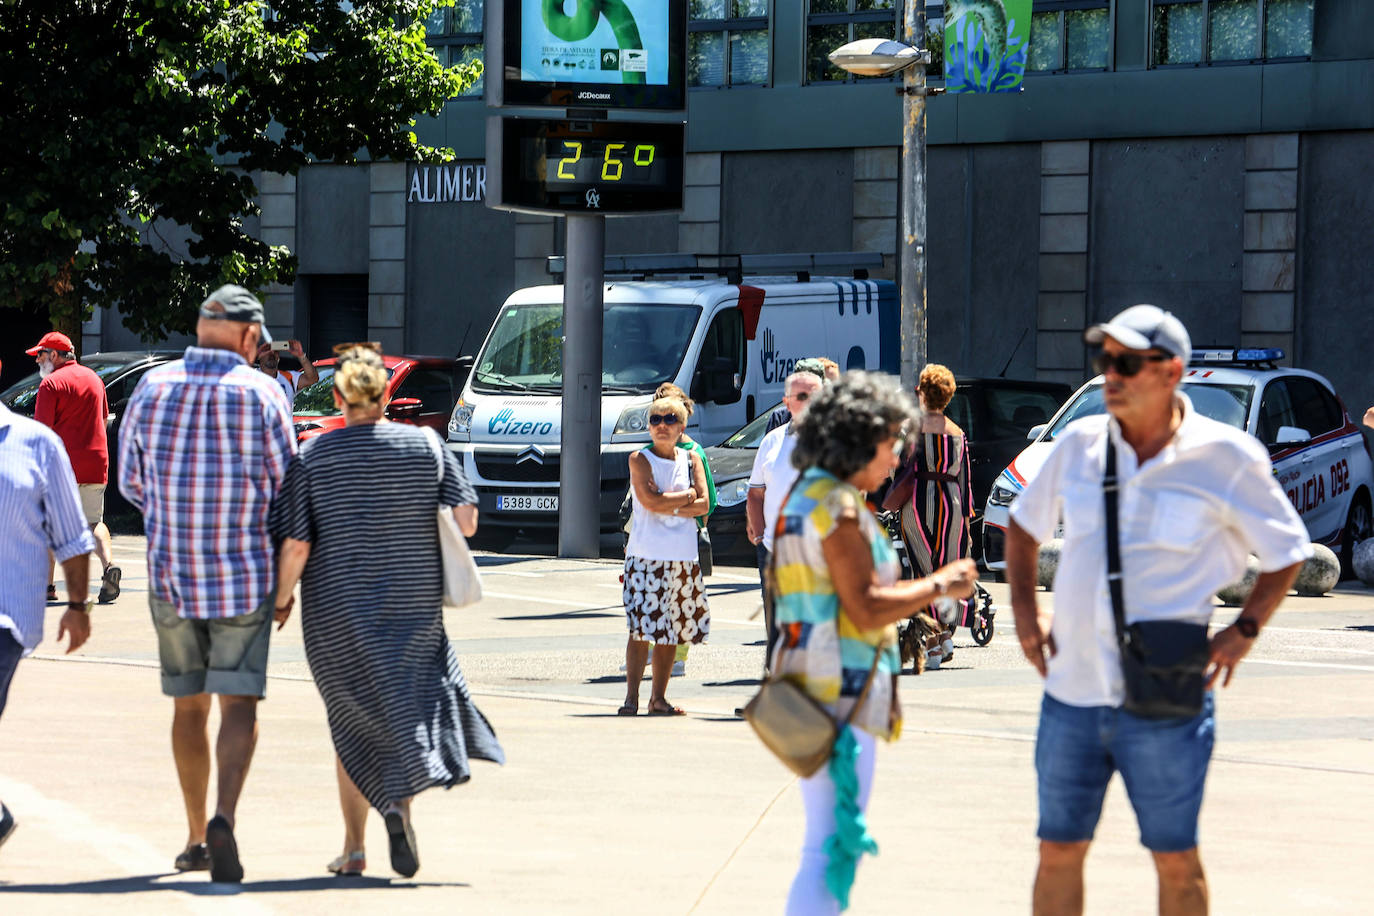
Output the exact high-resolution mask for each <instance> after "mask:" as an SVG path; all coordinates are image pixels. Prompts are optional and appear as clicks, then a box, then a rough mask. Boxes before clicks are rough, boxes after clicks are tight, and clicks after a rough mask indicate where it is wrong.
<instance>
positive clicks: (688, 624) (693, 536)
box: [620, 398, 711, 716]
mask: <svg viewBox="0 0 1374 916" xmlns="http://www.w3.org/2000/svg"><path fill="white" fill-rule="evenodd" d="M686 425H687V408H686V407H685V406H683V403H682V402H681V401H679V400H677V399H676V398H658V399H657V400H655V401H654V402H653V403H652V404H650V405H649V438H650V439H652V440H653V444H652V445H650V446H648V447H647V448H644V449H641V450H640V451H637V452H634V453H633V454H631V455H630V489H631V499H632V501H633V504H634V510H633V512H634V514H633V517H632V519H633V520H632V523H631V527H630V540H629V542H628V543H627V544H626V545H625V576H624V582H625V585H624V590H623V592H622V596H623V601H624V602H625V620H626V623H627V624H628V626H629V629H630V638H629V641H628V642H627V643H626V645H625V702H624V704H623V705H622V706H621V707H620V715H622V716H633V715H635V714H636V713H638V712H639V682H640V679H641V678H643V676H644V663H645V660H646V658H647V657H648V655H649V645H650V644H652V645H653V647H654V650H653V688H652V691H651V693H650V695H649V707H648V711H649V715H651V716H680V715H682V709H680V708H679V707H676V706H673V705H672V704H670V703H669V702H668V700H667V698H666V697H665V696H664V694H665V693H666V691H667V689H668V677H669V674H670V672H671V671H672V667H673V654H674V652H675V651H676V650H677V646H678V644H679V643H683V642H689V643H697V642H703V641H705V639H706V634H707V632H708V631H709V630H710V627H711V611H710V608H709V607H708V606H707V604H706V586H705V584H704V583H703V582H702V581H701V564H700V563H698V562H697V526H696V522H694V521H693V519H694V518H696V517H697V516H699V515H705V514H706V512H707V511H708V506H709V503H708V501H707V496H706V471H705V465H704V464H703V463H702V461H701V459H700V458H698V457H697V456H696V455H695V454H693V453H692V452H689V451H686V450H684V449H680V448H678V447H677V441H678V436H679V435H680V434H681V432H682V429H683V427H685V426H686Z"/></svg>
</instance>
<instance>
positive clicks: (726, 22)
mask: <svg viewBox="0 0 1374 916" xmlns="http://www.w3.org/2000/svg"><path fill="white" fill-rule="evenodd" d="M768 2H769V0H690V4H689V6H688V23H687V85H688V86H766V85H768V51H769V42H768Z"/></svg>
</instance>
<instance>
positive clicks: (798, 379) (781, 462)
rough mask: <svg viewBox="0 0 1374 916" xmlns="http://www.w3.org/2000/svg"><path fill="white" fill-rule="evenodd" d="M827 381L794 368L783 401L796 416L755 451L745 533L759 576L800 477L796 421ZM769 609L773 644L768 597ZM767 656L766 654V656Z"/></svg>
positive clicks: (769, 625) (769, 626)
mask: <svg viewBox="0 0 1374 916" xmlns="http://www.w3.org/2000/svg"><path fill="white" fill-rule="evenodd" d="M822 384H823V382H822V381H821V379H820V377H818V376H816V375H814V374H813V373H811V372H793V373H792V374H791V375H789V376H788V377H787V380H786V381H785V382H784V383H783V389H782V390H783V392H784V393H783V396H782V401H783V404H785V405H786V407H787V409H788V410H789V411H791V413H792V420H791V421H788V422H787V423H785V424H783V425H782V426H779V427H778V428H777V429H775V430H773V431H772V432H770V433H768V435H766V436H764V437H763V441H762V442H760V443H759V450H758V451H757V452H755V453H754V470H753V472H752V473H751V474H750V475H749V497H748V502H746V503H745V507H744V509H745V514H746V515H747V517H748V521H747V525H746V527H745V533H746V534H747V535H748V537H749V541H750V543H752V544H753V545H754V546H755V549H756V550H757V551H758V563H759V580H760V583H761V584H763V587H764V588H767V585H766V584H764V583H763V582H762V580H763V571H764V570H765V569H767V568H768V556H769V551H771V550H772V549H773V526H774V525H776V524H777V523H778V514H779V513H780V512H782V501H783V500H784V499H786V498H787V491H788V490H790V489H792V482H793V481H795V480H796V479H797V474H798V471H797V469H796V468H794V467H792V448H793V446H794V445H796V442H797V440H796V437H794V436H793V435H792V422H793V421H795V420H796V419H797V418H798V417H800V416H801V415H802V414H803V413H805V412H806V406H807V404H808V403H809V402H810V400H811V398H813V397H815V396H816V394H817V393H818V392H819V391H820V390H821V385H822ZM763 606H764V609H765V615H764V618H765V619H764V624H765V625H766V627H767V629H768V644H769V645H770V646H771V645H772V644H773V636H774V633H773V615H772V613H771V612H768V611H767V608H768V601H767V600H766V599H765V600H764V602H763ZM765 657H766V656H765Z"/></svg>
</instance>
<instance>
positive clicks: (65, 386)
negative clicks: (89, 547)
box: [24, 331, 120, 604]
mask: <svg viewBox="0 0 1374 916" xmlns="http://www.w3.org/2000/svg"><path fill="white" fill-rule="evenodd" d="M24 352H26V353H28V354H29V355H30V356H32V357H33V358H34V362H36V363H37V364H38V371H39V374H41V375H42V376H43V380H42V381H41V382H39V383H38V395H37V397H36V398H35V400H34V413H33V416H34V419H35V420H37V421H38V422H39V423H42V424H43V425H44V426H49V427H52V430H53V432H55V433H57V436H58V438H60V439H61V440H62V444H63V445H65V446H66V447H67V457H68V458H70V459H71V462H72V470H73V471H75V472H76V483H77V489H78V490H80V492H81V508H82V510H83V511H84V512H85V513H86V524H88V525H90V526H91V532H92V533H93V534H94V535H95V555H96V557H98V558H99V559H100V564H101V566H102V567H103V568H104V573H103V575H102V576H101V579H100V597H99V599H98V600H99V601H100V603H101V604H109V603H110V602H111V601H113V600H115V598H117V597H119V577H120V570H119V567H118V566H112V565H111V557H110V529H109V528H107V527H105V521H104V516H105V484H106V483H107V482H108V480H109V473H110V452H109V446H108V444H107V443H106V439H105V420H106V418H107V417H109V415H110V403H109V401H108V400H107V399H106V397H105V383H104V382H102V381H101V380H100V376H98V375H96V374H95V373H94V372H92V371H91V370H90V369H87V368H86V367H85V366H83V365H81V364H80V363H78V362H77V361H76V352H75V350H74V349H73V347H72V341H71V338H70V337H68V336H67V335H66V334H62V333H59V332H57V331H49V332H48V333H47V334H44V335H43V339H42V340H40V341H38V344H37V346H34V347H32V348H30V349H28V350H25V351H24ZM48 580H49V585H48V598H49V600H52V599H54V598H55V597H56V589H55V588H54V587H53V585H52V584H51V582H52V571H51V569H49V572H48Z"/></svg>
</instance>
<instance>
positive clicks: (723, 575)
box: [708, 570, 759, 585]
mask: <svg viewBox="0 0 1374 916" xmlns="http://www.w3.org/2000/svg"><path fill="white" fill-rule="evenodd" d="M708 578H711V579H716V578H720V579H730V580H732V581H735V582H753V583H754V584H755V585H758V583H759V577H758V576H741V575H738V574H737V573H727V572H721V571H720V570H716V571H714V572H712V573H711V575H710V576H709V577H708Z"/></svg>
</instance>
